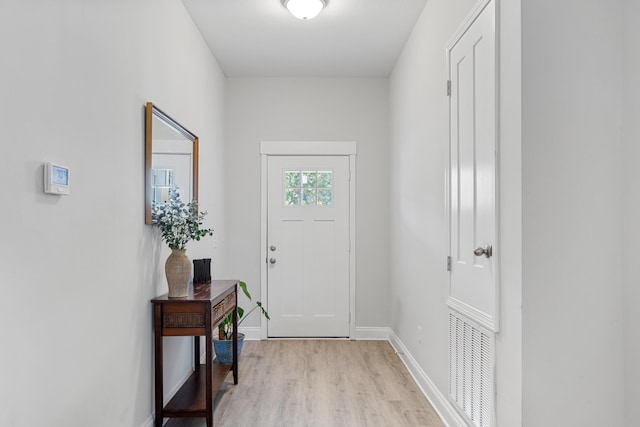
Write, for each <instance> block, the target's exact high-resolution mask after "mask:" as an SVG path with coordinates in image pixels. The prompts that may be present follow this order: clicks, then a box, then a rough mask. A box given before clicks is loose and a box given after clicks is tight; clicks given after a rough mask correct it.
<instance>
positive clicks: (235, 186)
mask: <svg viewBox="0 0 640 427" xmlns="http://www.w3.org/2000/svg"><path fill="white" fill-rule="evenodd" d="M226 106H227V120H226V129H227V136H226V143H227V147H226V150H227V155H226V160H227V175H226V182H228V183H229V185H230V186H231V187H232V191H229V192H228V193H227V199H226V203H225V206H226V209H227V218H228V222H227V223H228V225H229V227H228V248H229V251H228V259H229V271H230V274H231V275H233V276H234V277H237V278H240V279H242V280H244V281H246V282H247V284H248V286H249V289H250V292H251V294H252V296H253V297H254V298H260V267H261V262H264V261H263V260H261V259H260V185H261V184H260V177H261V169H260V168H261V163H260V155H259V153H260V141H356V142H357V143H358V154H357V156H356V163H357V182H356V185H357V188H356V239H357V242H358V243H357V244H358V247H357V259H356V269H357V283H356V286H357V293H356V326H358V327H362V326H368V327H376V326H378V327H385V326H387V325H388V324H389V305H388V297H389V285H388V283H389V269H388V258H389V232H388V229H389V227H388V224H389V196H388V194H389V185H388V176H389V175H388V160H387V155H388V138H389V125H388V81H387V79H320V78H301V79H277V78H273V79H272V78H266V79H243V78H241V79H235V78H231V79H228V80H227V104H226ZM262 298H263V299H264V296H263V297H262ZM252 325H253V326H257V325H259V316H257V315H253V318H250V319H247V321H246V322H245V323H243V326H252Z"/></svg>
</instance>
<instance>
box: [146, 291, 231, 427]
mask: <svg viewBox="0 0 640 427" xmlns="http://www.w3.org/2000/svg"><path fill="white" fill-rule="evenodd" d="M237 285H238V281H237V280H214V281H213V282H212V283H207V284H201V285H194V286H193V287H192V289H191V290H190V291H189V295H188V296H187V297H184V298H169V297H168V296H167V294H165V295H162V296H160V297H158V298H155V299H153V300H151V302H152V303H153V304H154V310H153V326H154V332H155V381H156V385H155V394H156V396H155V399H156V400H155V406H156V419H155V426H156V427H162V422H163V418H165V417H169V418H171V417H205V418H206V419H207V427H213V409H214V407H213V399H214V398H215V395H216V393H217V392H218V390H220V386H221V385H222V383H223V382H224V379H225V377H226V376H227V374H228V373H229V370H230V369H231V370H232V371H233V383H234V384H238V361H237V357H234V358H233V364H232V365H220V364H218V363H213V342H212V338H213V337H214V333H213V331H215V329H216V327H217V326H218V325H219V324H220V322H222V320H223V319H224V318H225V317H226V316H227V315H228V314H229V313H233V354H238V332H237V331H238V327H237V326H238V309H237V305H236V304H237V303H236V301H237V296H238V286H237ZM166 336H172V337H175V336H193V337H194V339H193V347H194V359H195V360H194V366H195V369H194V372H193V374H191V376H190V377H189V378H188V379H187V381H186V382H185V383H184V385H183V386H182V387H181V388H180V390H178V392H177V393H176V395H175V396H174V397H173V398H172V399H171V400H170V401H169V403H167V405H166V406H164V405H163V396H164V391H163V372H162V369H163V360H162V337H166ZM201 336H204V337H205V356H206V362H205V364H204V365H201V364H200V337H201ZM216 336H217V335H216Z"/></svg>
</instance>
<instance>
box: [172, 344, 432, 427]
mask: <svg viewBox="0 0 640 427" xmlns="http://www.w3.org/2000/svg"><path fill="white" fill-rule="evenodd" d="M239 376H240V383H239V384H238V385H233V381H232V379H231V376H229V377H228V378H227V383H226V384H225V385H224V386H223V387H222V389H221V391H220V392H219V393H218V395H217V396H216V411H215V416H214V424H215V426H216V427H358V426H363V427H370V426H371V427H376V426H380V427H389V426H394V427H442V426H443V424H442V422H441V421H440V419H439V417H438V415H437V414H436V412H435V411H434V410H433V408H432V407H431V405H430V404H429V402H428V401H427V399H426V398H425V397H424V395H423V394H422V392H421V391H420V390H419V388H418V386H417V385H416V384H415V382H414V381H413V379H412V378H411V376H410V375H409V373H408V372H407V370H406V368H405V366H404V365H403V364H402V362H401V361H400V359H399V357H398V356H397V355H396V354H395V352H394V351H393V348H392V347H391V345H390V344H389V343H388V342H386V341H346V340H268V341H246V342H245V343H244V348H243V350H242V356H241V357H240V375H239ZM205 425H206V424H205V420H204V418H194V419H172V420H170V421H169V422H168V423H167V425H166V427H204V426H205Z"/></svg>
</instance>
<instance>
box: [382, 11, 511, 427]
mask: <svg viewBox="0 0 640 427" xmlns="http://www.w3.org/2000/svg"><path fill="white" fill-rule="evenodd" d="M475 3H476V2H475V1H473V0H469V1H460V2H447V1H438V0H430V1H429V2H428V3H427V4H426V6H425V8H424V10H423V12H422V16H421V17H420V19H419V20H418V22H417V24H416V27H415V28H414V30H413V33H412V35H411V38H410V39H409V41H408V42H407V44H406V45H405V48H404V51H403V52H402V55H401V56H400V58H399V60H398V63H397V64H396V66H395V68H394V70H393V73H392V75H391V84H390V88H391V89H390V90H391V92H390V96H391V151H390V153H391V156H390V158H391V171H390V173H391V204H392V206H393V209H392V211H391V236H392V238H391V254H392V258H391V277H392V283H391V306H392V313H391V328H392V329H393V331H394V332H395V333H396V334H397V335H398V336H399V338H400V340H401V341H402V342H403V344H404V345H405V346H406V347H407V349H408V351H409V352H410V353H411V355H412V357H413V358H414V359H415V360H416V362H417V363H418V364H419V365H420V368H421V369H422V370H423V371H424V373H425V374H426V375H427V376H428V377H429V379H430V381H431V382H432V383H433V384H434V386H435V387H436V388H437V390H438V392H439V393H440V394H441V396H446V395H447V393H448V377H447V370H448V358H447V354H448V323H447V307H446V298H447V280H448V276H447V272H446V268H445V267H446V264H445V256H446V226H447V223H446V217H445V181H444V179H445V167H446V157H445V153H446V149H447V145H446V144H447V135H448V125H447V123H448V122H447V120H448V119H447V98H446V94H445V82H446V79H447V77H446V76H447V75H446V63H445V54H444V53H445V47H446V45H447V43H448V42H449V39H450V38H451V36H452V35H453V33H454V32H455V31H456V30H457V28H458V27H459V25H460V24H461V22H462V20H463V19H464V17H465V16H466V15H467V14H468V13H469V12H470V11H471V9H472V7H473V6H474V4H475ZM503 3H504V5H503V7H502V8H501V9H500V14H501V20H502V21H504V23H503V24H502V26H501V28H500V31H499V35H500V41H501V57H502V61H501V63H500V73H501V74H502V80H501V87H500V101H501V105H502V110H501V112H500V114H501V127H500V133H501V135H502V138H501V141H500V170H499V173H500V176H501V179H502V182H503V183H504V184H502V186H501V191H500V198H501V204H500V216H501V233H502V234H501V241H500V245H501V248H502V253H503V254H504V255H503V257H502V258H501V262H502V267H501V278H500V279H501V285H502V286H501V294H502V295H501V296H502V301H501V305H500V311H501V312H500V316H501V319H502V324H501V328H502V331H501V333H500V335H499V336H498V343H497V355H496V357H497V361H498V368H497V372H498V377H497V381H498V384H497V390H498V397H497V420H498V425H504V426H517V425H519V424H520V422H521V403H520V396H521V390H520V386H521V365H520V356H521V335H520V334H521V330H520V324H521V323H520V322H521V319H520V317H521V313H520V304H521V276H520V262H521V258H520V256H521V252H520V246H521V223H520V217H521V210H520V186H519V182H520V173H521V172H520V77H519V76H520V61H519V59H520V56H519V55H520V44H519V40H520V20H519V16H520V6H519V4H520V2H517V1H515V2H503ZM418 326H421V327H422V339H421V340H420V341H421V342H422V343H419V342H418ZM440 409H441V410H442V408H440ZM452 422H453V421H452Z"/></svg>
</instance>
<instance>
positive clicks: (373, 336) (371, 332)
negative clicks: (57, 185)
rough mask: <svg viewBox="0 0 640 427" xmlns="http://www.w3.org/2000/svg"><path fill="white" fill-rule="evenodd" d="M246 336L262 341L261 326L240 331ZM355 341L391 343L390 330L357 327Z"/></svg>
mask: <svg viewBox="0 0 640 427" xmlns="http://www.w3.org/2000/svg"><path fill="white" fill-rule="evenodd" d="M238 332H242V333H243V334H244V339H245V341H260V340H261V339H262V335H261V332H262V331H261V329H260V326H246V327H241V328H240V329H238ZM353 339H355V340H371V341H389V328H385V327H368V326H362V327H356V336H355V337H353Z"/></svg>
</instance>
